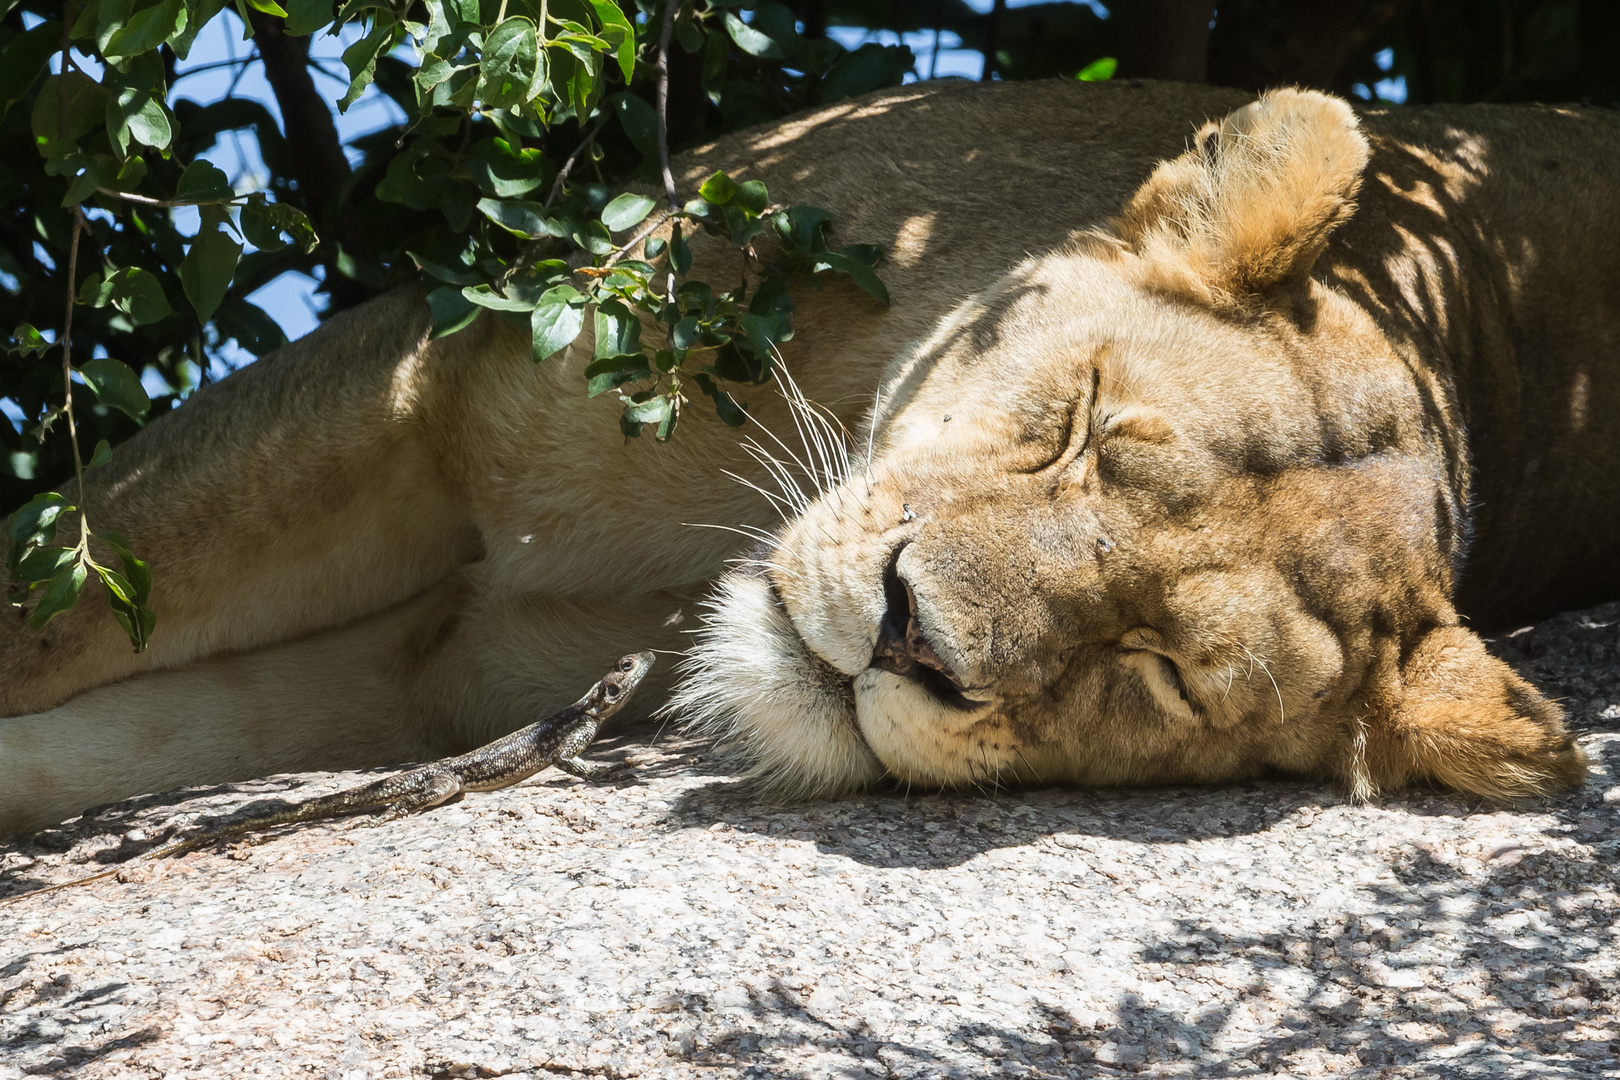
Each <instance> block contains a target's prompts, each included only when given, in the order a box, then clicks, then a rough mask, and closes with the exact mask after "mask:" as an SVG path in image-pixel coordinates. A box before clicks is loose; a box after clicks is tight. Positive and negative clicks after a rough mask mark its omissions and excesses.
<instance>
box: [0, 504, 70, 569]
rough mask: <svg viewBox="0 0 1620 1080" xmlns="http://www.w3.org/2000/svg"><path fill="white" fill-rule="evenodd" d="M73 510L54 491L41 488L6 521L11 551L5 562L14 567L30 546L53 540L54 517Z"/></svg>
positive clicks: (56, 520) (55, 523)
mask: <svg viewBox="0 0 1620 1080" xmlns="http://www.w3.org/2000/svg"><path fill="white" fill-rule="evenodd" d="M73 510H74V507H73V506H71V505H69V503H68V501H67V500H66V499H64V498H62V496H60V495H58V494H57V493H56V492H54V491H42V492H40V493H39V494H38V495H35V496H34V497H33V498H32V499H29V500H28V501H27V502H26V503H24V504H23V505H21V506H19V507H18V508H17V509H16V510H14V511H13V512H12V514H11V518H10V524H9V528H10V531H11V554H10V556H9V557H8V558H7V560H6V565H7V566H9V567H11V568H12V569H13V570H15V569H16V567H17V565H18V563H20V562H21V561H22V558H23V556H24V554H25V553H26V552H27V550H28V549H29V548H30V547H38V546H42V545H45V544H49V543H50V542H51V541H53V540H55V539H56V526H57V522H58V519H59V518H61V516H62V515H63V514H67V513H71V512H72V511H73Z"/></svg>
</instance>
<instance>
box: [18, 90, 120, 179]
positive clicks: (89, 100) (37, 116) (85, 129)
mask: <svg viewBox="0 0 1620 1080" xmlns="http://www.w3.org/2000/svg"><path fill="white" fill-rule="evenodd" d="M62 80H63V76H60V75H52V76H50V77H48V78H47V79H46V80H45V82H44V85H42V86H41V87H40V91H39V93H38V95H36V96H35V98H34V111H33V114H32V116H31V117H30V119H29V123H30V125H31V127H32V130H33V132H34V135H35V138H36V144H37V145H38V147H39V152H40V154H41V155H42V156H43V157H44V158H45V159H46V160H47V161H56V160H60V159H61V158H62V157H63V156H64V155H66V154H70V153H72V152H73V147H74V143H76V142H77V141H78V140H79V139H80V138H82V137H83V136H85V135H88V134H89V133H90V132H92V131H94V130H95V129H96V128H97V127H98V126H100V125H101V124H102V123H104V122H105V119H106V100H107V94H106V91H105V90H103V89H102V87H101V85H100V84H99V83H96V82H94V81H92V80H90V79H88V78H86V77H85V76H84V75H82V74H81V73H79V72H77V71H70V72H68V74H67V76H66V80H67V95H66V96H67V113H66V115H65V116H63V115H62V113H61V103H62V97H63V94H62V89H61V84H62ZM59 116H60V117H61V122H60V123H58V117H59Z"/></svg>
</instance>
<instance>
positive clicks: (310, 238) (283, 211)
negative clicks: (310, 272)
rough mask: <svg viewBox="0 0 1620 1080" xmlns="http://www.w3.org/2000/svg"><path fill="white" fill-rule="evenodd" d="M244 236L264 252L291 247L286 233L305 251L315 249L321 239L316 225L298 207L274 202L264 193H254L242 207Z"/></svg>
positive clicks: (305, 252)
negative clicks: (286, 238)
mask: <svg viewBox="0 0 1620 1080" xmlns="http://www.w3.org/2000/svg"><path fill="white" fill-rule="evenodd" d="M242 233H243V235H245V236H246V237H247V239H248V242H249V243H250V244H252V245H253V246H254V247H256V248H258V249H259V250H260V251H279V250H280V249H281V248H284V247H286V246H287V242H286V241H285V240H283V239H282V238H281V237H282V234H283V233H285V234H287V235H288V236H291V237H292V238H293V241H294V242H296V243H297V244H298V246H299V248H301V249H302V250H303V252H304V254H306V255H307V254H309V253H310V252H311V251H313V250H314V248H315V245H316V244H318V243H319V242H320V238H319V237H318V236H316V235H315V226H314V225H312V224H311V223H310V220H309V218H308V217H307V216H306V215H305V214H304V212H303V211H302V210H300V209H298V207H296V206H290V205H288V204H287V203H282V202H276V203H273V202H270V201H269V200H268V199H267V198H266V197H265V195H264V193H263V192H254V193H253V194H252V195H249V196H248V201H247V202H246V203H244V204H243V206H242Z"/></svg>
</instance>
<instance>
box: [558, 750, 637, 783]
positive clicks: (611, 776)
mask: <svg viewBox="0 0 1620 1080" xmlns="http://www.w3.org/2000/svg"><path fill="white" fill-rule="evenodd" d="M552 764H553V765H555V766H557V768H559V769H561V770H562V771H563V772H565V773H567V774H568V775H570V776H577V777H579V778H580V779H581V780H589V781H591V782H593V783H601V782H602V781H604V780H615V779H618V778H619V777H620V776H623V775H624V774H625V773H627V772H629V771H630V766H629V765H626V764H625V763H624V762H622V761H619V762H614V763H613V764H611V765H597V764H595V763H593V762H589V761H586V760H585V759H584V758H582V757H579V756H577V755H576V756H575V757H560V758H558V759H557V760H556V761H554V762H552Z"/></svg>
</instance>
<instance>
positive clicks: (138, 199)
mask: <svg viewBox="0 0 1620 1080" xmlns="http://www.w3.org/2000/svg"><path fill="white" fill-rule="evenodd" d="M96 194H97V195H108V196H111V197H112V198H114V199H123V200H124V201H125V202H132V203H137V204H139V205H141V206H155V207H157V208H159V209H171V208H173V207H176V206H225V205H228V204H230V203H232V202H234V201H235V199H236V198H243V197H245V196H235V197H233V198H231V199H154V198H151V197H149V196H146V195H137V194H135V193H134V192H132V191H114V190H113V189H112V188H109V187H97V188H96Z"/></svg>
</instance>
